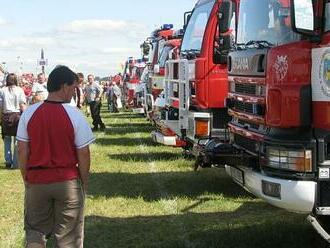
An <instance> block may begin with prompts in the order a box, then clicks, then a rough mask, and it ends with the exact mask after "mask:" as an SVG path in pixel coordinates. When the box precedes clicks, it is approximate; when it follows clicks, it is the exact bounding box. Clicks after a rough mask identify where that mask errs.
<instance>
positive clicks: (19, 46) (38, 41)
mask: <svg viewBox="0 0 330 248" xmlns="http://www.w3.org/2000/svg"><path fill="white" fill-rule="evenodd" d="M53 43H54V39H53V38H51V37H18V38H14V39H9V40H5V39H2V40H0V49H1V48H6V49H15V50H25V49H28V48H30V47H43V46H47V45H51V44H53Z"/></svg>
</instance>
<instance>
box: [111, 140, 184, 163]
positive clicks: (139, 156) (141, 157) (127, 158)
mask: <svg viewBox="0 0 330 248" xmlns="http://www.w3.org/2000/svg"><path fill="white" fill-rule="evenodd" d="M135 144H136V143H135ZM143 145H146V144H143ZM149 145H151V146H155V145H154V144H149ZM109 158H110V159H115V160H120V161H124V162H146V163H148V162H150V161H153V162H154V161H173V160H177V159H180V158H182V154H178V153H170V152H146V153H125V154H123V153H120V154H109Z"/></svg>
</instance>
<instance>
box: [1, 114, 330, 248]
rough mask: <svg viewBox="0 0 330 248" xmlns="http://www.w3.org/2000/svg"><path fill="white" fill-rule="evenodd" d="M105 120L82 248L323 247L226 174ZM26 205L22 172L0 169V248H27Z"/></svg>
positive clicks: (141, 124)
mask: <svg viewBox="0 0 330 248" xmlns="http://www.w3.org/2000/svg"><path fill="white" fill-rule="evenodd" d="M102 116H103V117H104V118H103V119H104V121H105V122H106V125H107V130H106V132H98V133H96V136H97V140H96V142H95V144H93V145H92V146H91V151H92V174H91V176H90V186H89V192H88V196H87V207H86V224H85V247H87V248H89V247H92V248H94V247H320V246H325V245H324V243H323V241H321V240H320V238H319V236H318V235H317V234H316V233H315V232H314V230H313V229H312V227H311V226H310V225H309V224H307V223H306V220H305V217H306V216H304V215H297V214H292V213H288V212H286V211H283V210H280V209H278V208H274V207H272V206H270V205H268V204H267V203H265V202H263V201H261V200H259V199H256V198H254V197H252V196H251V195H250V194H248V193H246V192H245V191H243V190H242V189H241V188H240V187H239V186H237V185H236V184H234V183H233V182H232V181H231V179H230V178H229V177H228V176H226V174H225V172H224V170H222V169H203V170H200V171H197V172H194V171H193V170H192V166H193V161H189V160H185V159H183V157H182V155H181V150H180V149H178V148H170V147H165V146H160V145H155V144H154V143H153V142H152V140H151V138H150V131H151V130H152V127H151V126H150V124H149V123H148V122H147V121H146V120H145V119H144V118H142V117H141V116H138V115H134V114H131V113H127V112H125V113H120V114H108V113H106V112H105V111H103V112H102ZM0 149H1V153H0V156H1V157H3V153H2V149H3V148H2V146H1V147H0ZM23 197H24V196H23V185H22V181H21V178H20V174H19V172H18V171H10V170H5V169H3V167H1V169H0V248H2V247H4V248H7V247H15V248H16V247H22V243H23V239H24V232H23ZM49 247H51V245H49Z"/></svg>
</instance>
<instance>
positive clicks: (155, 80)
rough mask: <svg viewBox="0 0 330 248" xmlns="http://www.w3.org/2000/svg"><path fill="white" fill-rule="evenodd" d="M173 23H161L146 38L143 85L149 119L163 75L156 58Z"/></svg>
mask: <svg viewBox="0 0 330 248" xmlns="http://www.w3.org/2000/svg"><path fill="white" fill-rule="evenodd" d="M173 33H174V30H173V24H163V25H162V26H161V28H160V29H156V30H155V31H153V32H152V34H151V37H149V38H148V39H147V40H148V41H147V43H148V46H149V51H148V62H147V67H148V71H147V76H146V80H147V81H146V82H145V83H146V85H145V87H144V96H143V99H144V103H143V105H144V108H145V113H146V115H147V118H149V119H151V118H152V117H151V116H150V113H151V112H152V110H153V108H154V103H155V100H156V98H157V97H158V96H159V94H160V93H161V91H162V90H163V85H164V83H163V76H161V75H159V72H160V69H159V65H158V60H159V58H160V56H161V53H162V51H163V48H164V46H165V44H166V42H167V40H168V39H170V38H171V37H172V36H173Z"/></svg>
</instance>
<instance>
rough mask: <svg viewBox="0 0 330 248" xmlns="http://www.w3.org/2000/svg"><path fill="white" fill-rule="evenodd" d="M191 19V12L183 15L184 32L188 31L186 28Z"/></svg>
mask: <svg viewBox="0 0 330 248" xmlns="http://www.w3.org/2000/svg"><path fill="white" fill-rule="evenodd" d="M190 17H191V11H187V12H185V13H184V15H183V30H186V27H187V25H188V22H189V20H190Z"/></svg>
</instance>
